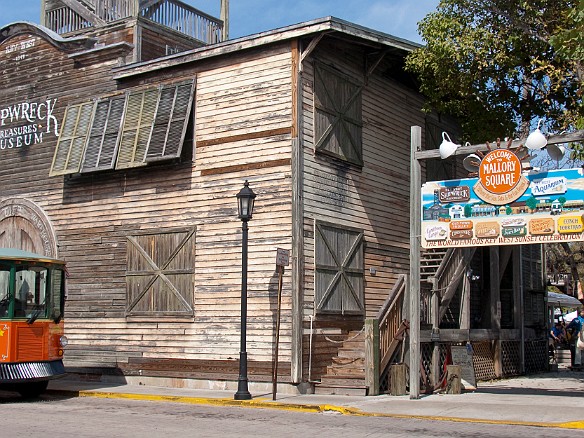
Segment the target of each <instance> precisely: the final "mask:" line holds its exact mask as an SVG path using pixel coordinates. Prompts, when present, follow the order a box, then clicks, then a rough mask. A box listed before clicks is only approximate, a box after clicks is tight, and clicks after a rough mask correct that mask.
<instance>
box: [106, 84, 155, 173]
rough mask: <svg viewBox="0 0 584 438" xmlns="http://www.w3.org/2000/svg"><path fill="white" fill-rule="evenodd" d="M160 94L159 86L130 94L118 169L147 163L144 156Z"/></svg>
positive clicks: (117, 163) (127, 101)
mask: <svg viewBox="0 0 584 438" xmlns="http://www.w3.org/2000/svg"><path fill="white" fill-rule="evenodd" d="M159 94H160V89H159V88H149V89H147V90H143V91H134V92H131V93H130V94H129V95H128V97H127V100H126V109H125V116H124V122H123V127H122V133H121V140H120V147H119V152H118V159H117V161H116V169H127V168H130V167H139V166H145V165H146V163H145V162H144V158H145V155H146V148H147V146H148V142H149V141H150V133H151V132H152V123H153V121H154V114H155V112H156V107H157V105H158V96H159Z"/></svg>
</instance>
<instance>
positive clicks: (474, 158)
mask: <svg viewBox="0 0 584 438" xmlns="http://www.w3.org/2000/svg"><path fill="white" fill-rule="evenodd" d="M462 165H463V167H464V168H465V169H466V170H467V171H468V172H478V171H479V168H480V166H481V159H480V157H479V156H478V155H477V154H470V155H468V156H466V157H465V158H464V160H462Z"/></svg>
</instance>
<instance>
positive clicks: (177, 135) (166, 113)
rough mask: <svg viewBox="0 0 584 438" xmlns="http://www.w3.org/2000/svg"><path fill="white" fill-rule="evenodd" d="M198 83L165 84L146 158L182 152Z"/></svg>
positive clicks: (156, 158) (171, 155)
mask: <svg viewBox="0 0 584 438" xmlns="http://www.w3.org/2000/svg"><path fill="white" fill-rule="evenodd" d="M194 85H195V82H194V81H188V82H183V83H181V84H178V85H177V84H173V85H165V86H163V87H162V90H161V92H160V101H159V103H158V108H157V110H156V118H155V120H154V126H153V128H152V136H151V137H150V143H149V145H148V151H147V152H146V161H156V160H165V159H169V158H178V157H179V156H180V154H181V151H182V145H183V141H184V138H185V134H186V131H187V125H188V121H189V115H190V113H191V106H192V102H193V91H194Z"/></svg>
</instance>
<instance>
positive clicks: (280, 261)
mask: <svg viewBox="0 0 584 438" xmlns="http://www.w3.org/2000/svg"><path fill="white" fill-rule="evenodd" d="M289 263H290V251H288V250H287V249H282V248H278V249H277V252H276V267H277V268H278V308H277V316H276V346H275V347H274V362H273V364H272V400H276V392H277V387H278V348H279V344H280V314H281V311H282V277H283V275H284V267H285V266H288V264H289Z"/></svg>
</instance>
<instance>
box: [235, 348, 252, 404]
mask: <svg viewBox="0 0 584 438" xmlns="http://www.w3.org/2000/svg"><path fill="white" fill-rule="evenodd" d="M233 399H234V400H251V394H250V392H249V390H248V387H247V352H245V351H240V352H239V379H237V392H236V393H235V395H234V396H233Z"/></svg>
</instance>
